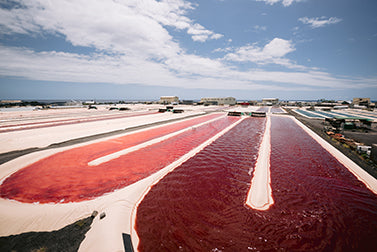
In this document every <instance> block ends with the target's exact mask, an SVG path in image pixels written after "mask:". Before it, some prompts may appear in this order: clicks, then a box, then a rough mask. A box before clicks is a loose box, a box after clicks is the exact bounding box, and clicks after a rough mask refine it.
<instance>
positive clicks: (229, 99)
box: [200, 97, 237, 105]
mask: <svg viewBox="0 0 377 252" xmlns="http://www.w3.org/2000/svg"><path fill="white" fill-rule="evenodd" d="M200 102H201V103H204V104H214V105H220V104H221V105H222V104H224V105H235V104H236V103H237V101H236V98H234V97H225V98H216V97H206V98H202V99H201V100H200Z"/></svg>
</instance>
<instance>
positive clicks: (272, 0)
mask: <svg viewBox="0 0 377 252" xmlns="http://www.w3.org/2000/svg"><path fill="white" fill-rule="evenodd" d="M256 1H257V2H265V3H266V4H269V5H273V4H275V3H279V2H281V3H282V4H283V5H284V6H285V7H287V6H290V5H291V4H292V3H293V2H302V1H304V0H256Z"/></svg>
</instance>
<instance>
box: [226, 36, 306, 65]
mask: <svg viewBox="0 0 377 252" xmlns="http://www.w3.org/2000/svg"><path fill="white" fill-rule="evenodd" d="M295 50H296V49H295V47H294V45H293V43H292V41H289V40H285V39H281V38H274V39H273V40H271V41H270V42H269V43H268V44H266V45H265V46H264V47H263V48H262V47H259V46H257V45H256V44H252V45H246V46H242V47H240V48H237V49H236V50H234V52H232V53H228V54H226V55H225V56H224V59H225V60H229V61H239V62H254V63H257V64H260V65H264V64H278V65H283V66H285V67H288V68H301V67H300V66H297V65H295V64H294V63H292V62H291V61H290V60H288V59H286V58H284V57H285V56H286V55H287V54H288V53H291V52H293V51H295Z"/></svg>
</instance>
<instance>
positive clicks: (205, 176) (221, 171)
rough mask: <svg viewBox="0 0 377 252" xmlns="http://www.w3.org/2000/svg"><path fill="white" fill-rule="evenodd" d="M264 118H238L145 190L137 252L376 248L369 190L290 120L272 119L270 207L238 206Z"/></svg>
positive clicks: (375, 215) (376, 222) (376, 207)
mask: <svg viewBox="0 0 377 252" xmlns="http://www.w3.org/2000/svg"><path fill="white" fill-rule="evenodd" d="M264 120H265V119H262V118H250V119H247V120H245V121H243V122H241V123H240V124H239V125H237V126H236V127H235V128H233V129H232V130H231V131H229V132H228V133H227V134H225V135H224V136H222V137H221V138H219V139H218V140H216V141H215V142H214V143H213V144H211V145H210V146H208V147H206V148H205V149H204V150H203V151H201V152H200V153H198V154H197V155H196V156H195V157H193V158H191V159H190V160H188V161H187V162H185V163H184V164H182V165H181V166H180V167H177V168H176V169H175V170H174V172H172V173H170V174H168V175H167V176H166V177H165V178H164V179H162V180H161V181H160V182H159V183H158V184H157V185H155V186H154V187H153V188H152V189H151V191H150V192H149V193H148V194H147V195H146V197H145V199H144V200H143V201H142V202H141V204H140V206H139V208H138V211H137V221H136V230H137V233H138V235H139V238H140V244H139V248H138V249H139V250H140V251H376V249H377V245H376V244H377V243H376V240H377V197H376V195H375V194H373V193H372V192H370V191H369V190H368V189H367V188H366V187H365V186H364V185H363V184H362V183H361V182H359V181H358V180H357V179H356V178H355V177H354V176H353V175H352V174H351V173H350V172H348V170H346V168H345V167H344V166H343V165H341V164H340V163H339V162H338V161H337V160H336V159H335V158H334V157H333V156H331V155H330V154H328V153H327V151H326V150H324V149H323V148H322V147H321V146H320V145H319V144H318V143H317V142H315V141H314V140H313V139H312V138H311V137H310V136H309V135H308V134H307V133H305V132H304V131H303V130H302V129H301V128H300V127H299V126H298V125H297V124H296V123H295V122H294V121H292V120H291V119H290V118H286V117H273V118H272V129H271V142H272V156H271V186H272V192H273V197H274V200H275V204H274V205H273V206H272V207H271V208H270V209H269V210H268V211H257V210H253V209H251V208H249V207H247V206H245V199H246V195H247V192H248V189H249V187H250V181H251V176H250V175H249V173H248V172H249V168H250V167H254V164H255V158H256V154H257V151H258V150H257V148H258V146H259V142H260V137H261V135H262V133H263V125H264V124H263V123H264Z"/></svg>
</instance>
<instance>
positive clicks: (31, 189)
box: [0, 114, 236, 203]
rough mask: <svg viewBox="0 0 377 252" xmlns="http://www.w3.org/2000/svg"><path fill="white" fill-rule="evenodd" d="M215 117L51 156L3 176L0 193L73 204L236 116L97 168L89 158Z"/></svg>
mask: <svg viewBox="0 0 377 252" xmlns="http://www.w3.org/2000/svg"><path fill="white" fill-rule="evenodd" d="M219 116H221V114H214V115H207V116H203V117H200V118H195V119H191V120H188V121H184V122H179V123H175V124H172V125H168V126H164V127H159V128H156V129H151V130H147V131H142V132H139V133H135V134H130V135H127V136H124V137H119V138H116V139H111V140H108V141H104V142H100V143H95V144H91V145H88V146H83V147H78V148H74V149H71V150H67V151H63V152H60V153H57V154H54V155H51V156H49V157H47V158H44V159H42V160H40V161H38V162H36V163H34V164H31V165H29V166H27V167H25V168H23V169H21V170H19V171H17V172H16V173H14V174H12V175H11V176H10V177H8V178H7V179H6V180H5V181H4V182H3V184H2V185H1V186H0V193H1V197H3V198H7V199H15V200H17V201H21V202H28V203H31V202H40V203H49V202H63V201H64V202H72V201H83V200H88V199H92V198H94V197H97V196H100V195H103V194H105V193H108V192H112V191H114V190H116V189H120V188H123V187H125V186H127V185H130V184H132V183H134V182H136V181H138V180H140V179H142V178H145V177H147V176H149V175H150V174H152V173H154V172H156V171H157V170H159V169H161V168H163V167H165V166H166V165H168V164H170V163H171V162H173V161H174V160H176V159H178V158H179V157H181V156H182V155H184V154H185V153H187V152H188V151H190V150H191V149H193V148H194V147H196V146H198V145H199V144H201V143H202V142H204V141H205V140H207V139H208V138H210V137H212V136H214V135H215V134H217V133H218V132H220V131H221V130H222V129H224V128H225V127H227V126H229V125H230V124H231V123H233V122H235V121H236V120H234V119H233V120H232V119H230V118H227V117H225V118H222V119H219V120H216V121H214V122H212V123H209V124H206V125H203V126H201V127H199V128H196V129H190V130H189V131H187V132H184V133H182V134H179V135H177V136H175V137H173V138H170V139H168V140H165V141H162V142H160V143H157V144H154V145H151V146H149V147H146V148H144V149H140V150H138V151H135V152H132V153H129V154H127V155H123V156H121V157H119V158H117V159H114V160H111V161H109V162H107V163H103V164H101V165H98V166H88V162H89V161H92V160H94V159H96V158H99V157H102V156H104V155H107V154H110V153H113V152H116V151H119V150H122V149H124V148H127V147H130V146H134V145H136V144H139V143H142V142H145V141H148V140H151V139H153V138H156V137H159V136H163V135H166V134H168V133H171V132H175V131H177V130H180V129H183V128H187V127H190V126H194V125H196V124H198V123H201V122H205V121H208V120H210V119H213V118H216V117H219Z"/></svg>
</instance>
